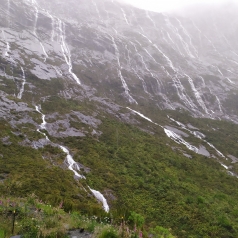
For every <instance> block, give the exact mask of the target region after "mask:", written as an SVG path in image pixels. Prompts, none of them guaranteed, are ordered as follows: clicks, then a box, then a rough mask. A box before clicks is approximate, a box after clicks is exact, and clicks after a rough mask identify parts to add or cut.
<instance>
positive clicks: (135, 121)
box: [0, 0, 238, 237]
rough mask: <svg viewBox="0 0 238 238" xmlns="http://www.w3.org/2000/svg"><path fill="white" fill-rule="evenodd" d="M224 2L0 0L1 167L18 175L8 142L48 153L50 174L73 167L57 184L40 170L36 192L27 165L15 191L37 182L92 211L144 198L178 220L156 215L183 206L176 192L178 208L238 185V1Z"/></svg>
mask: <svg viewBox="0 0 238 238" xmlns="http://www.w3.org/2000/svg"><path fill="white" fill-rule="evenodd" d="M222 9H223V10H221V8H215V9H213V10H211V9H209V8H206V10H203V11H205V12H206V14H204V12H202V13H201V14H200V12H199V11H198V12H196V14H192V16H189V17H186V18H185V17H181V16H175V15H169V14H162V13H155V12H149V11H145V10H141V9H137V8H134V7H132V6H129V5H125V4H121V3H119V2H117V1H109V0H77V1H76V0H69V1H63V0H52V1H46V0H37V1H36V0H7V1H6V0H0V10H1V14H0V28H1V29H0V30H1V32H0V50H1V57H0V80H1V81H0V98H1V100H0V106H1V108H0V109H1V110H0V115H1V118H2V123H1V125H2V127H1V131H2V135H1V141H2V143H0V147H1V151H3V152H1V153H2V154H0V164H1V163H2V165H4V166H3V167H2V168H3V169H2V170H1V169H0V176H1V177H0V178H2V177H3V178H4V181H5V179H6V180H7V179H10V181H17V182H16V184H19V183H18V180H19V171H18V170H15V167H14V166H13V164H14V163H15V160H14V159H15V158H16V155H17V156H18V152H16V154H11V153H10V152H9V151H8V149H6V148H8V147H7V146H13V147H14V150H12V153H15V150H19V151H23V152H21V153H23V154H22V155H21V156H20V158H21V160H18V162H17V163H19V161H20V162H21V161H22V163H25V162H24V161H25V159H26V156H25V154H24V153H26V154H28V155H29V156H30V155H31V154H34V155H35V157H37V158H38V160H37V159H35V157H34V159H35V160H34V163H35V166H36V167H37V168H36V170H37V169H38V168H41V166H43V165H42V164H40V165H41V166H39V164H38V163H46V164H44V166H43V167H44V168H47V169H46V171H44V173H46V174H42V176H43V178H48V177H50V176H49V174H54V177H55V178H57V181H59V180H60V179H62V180H63V178H65V180H66V178H67V186H66V182H65V187H64V188H63V189H62V188H60V189H59V191H58V192H54V193H53V194H52V195H49V194H50V192H49V191H47V193H45V190H44V189H45V187H47V186H45V185H44V186H43V185H42V182H41V181H44V179H43V178H39V179H38V180H37V181H36V182H37V184H38V186H39V188H38V190H36V191H35V190H34V189H35V183H36V182H34V186H32V187H31V186H30V185H29V184H30V182H29V183H27V182H26V181H25V177H24V176H22V177H21V179H22V185H21V186H20V185H19V187H18V185H14V186H15V187H14V186H13V188H14V189H13V191H14V195H15V194H16V195H18V196H19V194H18V193H17V191H18V190H17V189H19V191H26V193H27V192H29V191H35V192H36V193H37V191H38V194H37V195H38V196H40V195H41V196H43V199H45V200H47V199H48V200H50V199H51V198H52V197H53V198H52V199H53V200H54V202H55V201H61V200H62V199H64V200H66V201H68V203H66V205H67V209H68V210H70V209H71V208H72V206H73V205H72V204H77V209H78V208H80V209H82V210H83V211H84V210H87V211H90V212H91V213H93V212H94V211H95V210H96V209H100V208H101V207H102V205H103V208H104V210H105V211H109V210H110V209H111V210H113V209H115V210H117V211H120V209H121V211H120V212H121V214H119V215H124V213H125V211H127V210H128V209H132V210H133V209H135V210H136V209H138V212H141V211H146V212H148V214H146V212H145V215H146V216H148V220H149V222H153V221H154V220H156V219H158V220H159V221H160V222H161V224H163V225H165V227H171V226H173V228H175V229H179V228H178V221H174V223H173V224H172V223H171V221H170V220H171V219H170V218H168V217H167V218H166V217H158V214H161V213H160V212H164V210H163V209H167V210H166V212H165V213H166V214H171V217H178V215H177V214H173V212H174V208H173V207H170V206H168V205H167V201H170V199H173V202H172V203H173V204H177V205H178V207H179V206H180V205H181V204H182V203H180V202H181V201H184V204H187V201H188V200H189V201H190V200H191V199H192V200H191V201H193V199H194V201H195V200H196V199H197V198H195V197H194V196H195V195H194V194H196V196H198V195H197V194H200V196H206V194H205V195H204V194H203V192H204V191H206V192H207V191H209V193H210V191H211V190H212V191H213V189H217V190H214V191H215V192H214V196H215V194H216V193H219V192H221V191H220V190H219V189H221V188H222V189H226V191H225V190H224V191H223V190H222V192H221V193H224V194H226V192H227V191H228V190H229V191H230V190H232V189H236V186H237V183H236V182H237V181H236V180H235V179H236V177H237V174H238V167H237V162H238V159H237V157H238V152H237V151H238V146H237V140H238V139H237V138H238V137H237V135H238V127H237V126H236V123H237V122H238V116H237V115H238V108H237V103H236V102H237V95H238V94H237V87H238V81H237V76H238V68H237V65H238V55H237V53H236V52H238V42H237V24H238V18H237V16H236V12H237V6H236V5H226V6H225V7H224V6H223V7H222ZM200 15H202V17H201V16H200ZM26 148H27V149H26ZM28 150H29V151H28ZM11 156H12V158H13V159H12V161H14V162H12V161H11V160H10V159H9V157H11ZM1 157H2V158H5V157H6V158H7V160H1ZM42 158H43V159H44V160H42ZM191 159H193V160H191ZM7 161H9V162H7ZM42 161H43V162H42ZM8 163H9V164H8ZM34 163H33V164H34ZM6 164H7V165H6ZM27 164H28V161H27ZM23 165H24V166H23ZM23 165H21V166H19V168H24V169H23V170H24V171H26V173H27V174H28V173H32V172H31V171H33V169H32V168H31V167H29V168H28V167H27V166H25V164H23ZM32 166H33V165H32ZM26 167H27V169H26ZM52 167H53V168H55V167H57V168H58V169H61V170H62V171H61V173H62V176H60V179H59V177H58V176H59V173H58V171H56V169H52V170H53V172H52V171H50V172H49V174H47V173H48V172H47V171H48V169H49V168H52ZM0 168H1V166H0ZM67 168H68V170H67ZM166 168H167V169H166ZM168 168H171V170H170V169H168ZM69 170H71V171H69ZM41 171H42V170H41ZM198 171H199V172H198ZM39 174H41V173H39ZM211 174H212V175H213V176H214V178H213V177H212V178H210V175H211ZM231 175H232V176H231ZM226 176H227V177H226ZM52 177H53V175H52ZM73 177H74V178H75V180H74V179H73ZM201 177H202V178H204V179H205V180H206V183H204V182H203V181H202V182H201V181H200V178H201ZM187 178H188V180H187ZM31 179H32V180H33V179H36V178H35V177H34V176H32V178H31ZM70 179H72V181H74V182H72V183H71V182H70V181H71V180H70ZM217 180H221V181H222V182H224V181H225V182H227V181H228V182H229V183H228V182H227V183H228V185H227V186H223V185H222V186H220V185H219V184H218V185H217V184H216V181H217ZM223 180H224V181H223ZM34 181H35V180H34ZM39 181H40V182H39ZM207 181H209V182H207ZM211 181H212V182H211ZM234 181H235V182H234ZM225 182H224V183H225ZM32 183H33V182H32ZM183 183H184V184H183ZM187 183H188V184H190V185H189V186H191V187H189V189H188V191H187V190H186V193H185V194H183V190H182V189H181V188H182V187H183V189H184V188H185V187H186V189H187ZM40 184H41V185H42V186H43V187H40V186H41V185H40ZM52 184H54V183H52V182H51V183H50V184H49V187H50V186H52ZM56 184H57V183H56ZM62 184H64V182H62ZM68 184H70V186H71V187H72V189H71V187H70V186H69V185H68ZM168 184H169V185H168ZM181 184H182V185H181ZM194 184H195V185H194ZM204 184H206V186H210V187H207V190H206V189H205V190H204V191H203V190H201V187H202V186H203V185H204ZM89 186H90V187H89ZM216 186H217V187H216ZM29 187H30V188H31V189H32V190H31V189H30V188H29ZM16 188H17V189H16ZM135 188H137V189H136V190H135ZM169 188H172V190H173V191H172V190H171V191H170V190H169ZM174 188H176V189H174ZM1 189H2V187H1V186H0V190H1ZM41 189H42V190H41ZM54 189H56V188H54ZM94 189H98V190H100V192H99V191H97V190H94ZM180 189H181V190H180ZM209 189H210V190H209ZM62 190H63V191H64V192H62ZM69 190H70V191H69ZM134 190H135V191H134ZM200 190H201V191H202V192H201V191H200ZM1 191H2V190H1ZM4 191H5V190H4ZM39 191H43V192H42V193H40V192H39ZM52 191H53V189H52ZM132 191H133V192H132ZM174 191H178V193H176V194H175V192H174ZM190 193H191V194H190ZM236 193H237V189H236V190H234V192H229V194H232V195H234V196H237V197H238V195H237V194H236ZM65 194H66V195H65ZM69 194H70V195H69ZM72 194H73V195H72ZM75 194H77V195H75ZM187 194H190V195H189V196H191V197H186V199H185V196H188V195H187ZM212 194H213V193H212ZM56 196H59V197H58V198H57V199H58V200H57V199H56V198H55V197H56ZM69 196H70V197H69ZM65 197H66V198H65ZM94 197H96V199H97V200H98V201H100V202H101V203H102V204H101V203H100V204H98V203H97V200H96V199H94ZM237 197H234V198H232V199H231V201H233V200H234V201H235V200H236V198H237ZM165 198H166V199H165ZM176 199H177V200H176ZM183 199H184V200H183ZM209 199H210V197H209V198H207V200H209ZM161 201H162V202H161ZM163 201H164V203H163ZM209 201H210V200H209ZM85 204H87V205H85ZM194 204H195V202H194ZM66 205H65V206H66ZM198 205H199V206H200V204H198ZM213 205H214V209H216V208H217V209H218V208H219V206H217V204H215V203H214V204H213ZM194 206H195V205H194ZM85 207H87V209H86V208H85ZM145 207H150V208H151V209H148V211H147V210H146V209H145ZM186 209H187V208H184V207H182V208H181V210H183V211H185V210H186ZM194 209H195V208H191V209H190V210H189V211H190V212H191V214H193V212H194ZM198 209H201V207H199V208H198ZM229 209H230V208H229ZM181 210H180V212H181ZM210 210H212V208H211V209H210ZM210 210H209V211H210ZM218 210H219V209H218ZM218 210H217V211H218ZM120 212H119V213H120ZM199 212H200V210H199ZM207 212H208V211H207V210H202V211H201V214H203V213H204V214H207ZM219 212H220V210H219ZM201 214H198V216H199V217H201V222H204V223H208V222H206V221H207V220H206V218H205V216H206V215H204V214H203V215H204V216H203V215H201ZM185 215H186V216H187V214H185ZM189 219H190V218H189ZM189 219H188V222H187V224H189V222H191V221H193V220H192V218H191V219H190V220H189ZM209 219H210V220H214V219H215V218H213V217H212V215H211V217H210V218H209ZM231 220H232V218H231ZM156 221H157V220H156ZM182 223H184V222H182ZM171 224H172V225H171ZM217 224H218V226H219V227H220V226H221V225H220V223H219V222H218V223H217ZM176 227H177V228H176ZM183 229H185V228H183ZM183 229H182V230H183ZM187 229H189V228H187ZM219 229H220V228H219ZM219 229H218V230H217V231H218V233H217V234H220V233H219ZM200 230H202V229H200V228H198V229H197V230H196V231H194V232H195V234H197V233H196V232H198V231H200ZM179 232H180V231H177V233H176V234H180V233H179ZM181 232H182V231H181ZM191 234H192V233H191ZM204 234H207V233H204ZM204 234H201V236H202V235H203V236H204ZM224 234H225V235H224V237H228V235H227V233H224ZM180 236H181V237H187V236H186V234H185V235H184V234H183V235H182V233H181V234H180ZM214 237H218V236H216V235H215V236H214ZM234 237H235V236H234Z"/></svg>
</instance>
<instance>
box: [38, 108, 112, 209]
mask: <svg viewBox="0 0 238 238" xmlns="http://www.w3.org/2000/svg"><path fill="white" fill-rule="evenodd" d="M35 109H36V111H37V112H38V113H40V114H41V118H42V123H41V124H40V129H42V130H46V124H47V123H46V121H45V115H44V114H43V113H42V112H41V111H40V109H39V107H38V106H35ZM40 129H37V131H38V132H39V133H41V134H42V135H44V136H45V138H46V140H47V141H50V140H49V138H48V136H47V135H46V134H45V133H43V132H41V131H40ZM50 142H51V141H50ZM51 143H52V142H51ZM54 144H55V143H54ZM55 145H56V146H58V147H59V148H60V149H61V150H62V151H63V152H64V153H66V154H67V156H66V164H67V165H68V169H69V170H71V171H73V173H74V176H75V177H76V178H77V179H86V178H85V176H83V175H80V174H79V173H78V172H77V171H80V166H79V165H78V164H77V163H76V162H75V161H74V159H73V157H72V156H71V155H70V153H69V150H68V149H67V148H66V147H64V146H62V145H59V144H55ZM76 170H77V171H76ZM89 190H90V191H91V192H92V194H93V195H94V196H95V198H96V199H97V200H98V201H99V202H101V203H102V205H103V209H104V211H105V212H109V210H110V208H109V206H108V203H107V200H106V198H105V197H104V196H103V194H102V193H100V192H99V191H97V190H94V189H91V188H90V187H89Z"/></svg>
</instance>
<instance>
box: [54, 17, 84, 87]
mask: <svg viewBox="0 0 238 238" xmlns="http://www.w3.org/2000/svg"><path fill="white" fill-rule="evenodd" d="M57 20H58V26H59V33H60V34H59V35H60V46H61V51H62V53H63V56H64V59H65V62H66V64H67V65H68V67H69V70H68V71H69V74H70V75H71V76H72V77H73V79H74V80H75V81H76V83H77V84H79V85H80V84H81V82H80V80H79V78H78V77H77V76H76V74H75V73H73V72H72V69H73V66H72V61H71V52H70V50H69V47H68V45H67V44H66V41H65V38H66V36H65V24H64V23H63V22H62V21H61V20H60V19H59V18H57Z"/></svg>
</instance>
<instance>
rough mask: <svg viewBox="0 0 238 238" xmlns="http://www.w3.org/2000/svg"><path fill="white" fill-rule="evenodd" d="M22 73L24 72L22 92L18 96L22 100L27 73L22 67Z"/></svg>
mask: <svg viewBox="0 0 238 238" xmlns="http://www.w3.org/2000/svg"><path fill="white" fill-rule="evenodd" d="M21 71H22V86H21V89H20V92H19V93H18V95H17V98H18V99H21V98H22V94H23V92H24V87H25V83H26V76H25V71H24V69H23V68H22V67H21Z"/></svg>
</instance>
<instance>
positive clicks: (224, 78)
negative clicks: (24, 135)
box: [1, 1, 238, 120]
mask: <svg viewBox="0 0 238 238" xmlns="http://www.w3.org/2000/svg"><path fill="white" fill-rule="evenodd" d="M228 7H229V8H228ZM230 9H231V6H227V9H226V10H225V11H224V12H223V11H221V9H215V10H214V11H213V12H211V14H208V15H209V17H204V18H202V19H200V18H199V19H194V20H192V19H187V18H181V17H174V16H169V15H166V14H161V13H153V12H148V11H144V10H140V9H136V8H134V7H132V6H128V5H121V4H120V3H118V2H116V1H115V2H114V1H79V2H75V1H70V2H67V3H65V2H64V1H53V2H50V3H48V1H38V2H36V1H33V2H32V1H3V2H2V12H3V14H2V15H1V17H2V19H1V22H2V29H3V31H2V43H1V49H2V52H3V56H4V58H5V59H6V60H7V61H10V62H12V64H13V65H17V66H18V67H19V68H20V67H23V68H24V69H26V70H29V71H30V72H31V73H32V74H34V75H35V76H36V77H38V78H39V79H48V80H49V79H52V78H57V77H62V78H67V79H68V80H71V82H74V83H75V84H79V85H80V84H81V85H87V86H89V87H91V88H94V89H97V93H98V94H99V95H103V96H104V97H108V98H110V99H112V100H113V101H117V102H120V103H123V104H126V105H130V104H134V105H137V104H138V105H141V104H144V103H148V104H150V105H151V104H153V105H154V106H155V110H156V108H160V109H166V108H167V109H172V110H174V109H176V108H183V109H185V110H187V111H189V112H190V113H192V114H193V115H196V116H199V117H208V118H219V117H220V118H226V119H229V120H236V113H235V112H236V106H235V105H233V103H234V101H235V99H236V96H235V94H236V84H237V82H236V77H237V61H238V59H237V58H238V56H237V54H236V52H237V47H238V46H237V41H236V31H235V29H236V26H237V21H236V19H237V17H236V16H235V17H232V16H233V15H234V13H235V9H234V8H233V9H232V12H231V10H230ZM233 11H234V12H233ZM207 12H208V13H209V11H208V10H207ZM210 15H211V16H210ZM230 19H232V21H230ZM23 56H24V57H23ZM28 56H31V58H32V59H31V60H30V61H29V62H25V61H26V60H25V61H24V59H23V58H28ZM19 73H20V72H19ZM9 74H10V73H9ZM20 74H21V73H20Z"/></svg>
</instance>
